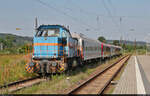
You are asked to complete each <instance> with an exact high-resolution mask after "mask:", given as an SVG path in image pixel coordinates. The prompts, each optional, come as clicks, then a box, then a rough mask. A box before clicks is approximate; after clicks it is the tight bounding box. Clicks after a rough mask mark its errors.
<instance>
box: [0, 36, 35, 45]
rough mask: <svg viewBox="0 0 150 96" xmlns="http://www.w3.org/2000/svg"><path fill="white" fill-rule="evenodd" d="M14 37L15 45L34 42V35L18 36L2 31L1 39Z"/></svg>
mask: <svg viewBox="0 0 150 96" xmlns="http://www.w3.org/2000/svg"><path fill="white" fill-rule="evenodd" d="M8 36H9V37H11V38H13V44H14V45H17V46H19V45H23V44H25V43H32V39H33V38H32V37H27V36H18V35H14V34H7V33H0V39H6V38H7V37H8Z"/></svg>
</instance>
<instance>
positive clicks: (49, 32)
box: [36, 28, 60, 37]
mask: <svg viewBox="0 0 150 96" xmlns="http://www.w3.org/2000/svg"><path fill="white" fill-rule="evenodd" d="M59 35H60V32H59V28H51V29H41V30H39V31H38V32H37V34H36V36H38V37H41V36H42V37H59Z"/></svg>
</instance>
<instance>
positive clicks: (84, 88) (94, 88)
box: [66, 55, 130, 94]
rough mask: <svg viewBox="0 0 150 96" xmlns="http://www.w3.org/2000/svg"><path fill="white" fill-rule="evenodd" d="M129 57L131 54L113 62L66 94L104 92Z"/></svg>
mask: <svg viewBox="0 0 150 96" xmlns="http://www.w3.org/2000/svg"><path fill="white" fill-rule="evenodd" d="M129 58H130V55H127V56H124V57H123V58H121V59H120V60H118V61H117V62H116V63H113V64H111V65H110V66H108V67H107V68H105V69H104V70H102V71H99V72H98V73H96V74H95V75H94V76H92V77H91V78H89V79H87V80H86V81H84V82H82V83H81V84H80V85H78V86H76V87H75V88H73V89H72V90H69V91H68V93H66V94H102V93H103V91H104V90H105V89H106V87H107V86H108V85H109V84H110V82H111V80H112V79H113V78H114V77H115V76H116V74H117V73H118V72H119V70H120V69H121V68H122V67H123V65H124V63H125V62H127V60H128V59H129Z"/></svg>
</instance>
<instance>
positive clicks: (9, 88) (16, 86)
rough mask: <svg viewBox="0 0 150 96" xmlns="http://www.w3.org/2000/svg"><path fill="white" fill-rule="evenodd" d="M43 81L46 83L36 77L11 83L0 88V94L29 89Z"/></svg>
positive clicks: (39, 77) (43, 79)
mask: <svg viewBox="0 0 150 96" xmlns="http://www.w3.org/2000/svg"><path fill="white" fill-rule="evenodd" d="M43 81H46V79H45V78H42V77H41V76H37V77H33V78H29V79H25V80H21V81H16V82H12V83H9V84H7V85H4V86H0V93H5V92H16V91H18V90H20V89H23V88H26V87H30V86H32V85H35V84H38V83H40V82H43Z"/></svg>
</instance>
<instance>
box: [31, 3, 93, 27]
mask: <svg viewBox="0 0 150 96" xmlns="http://www.w3.org/2000/svg"><path fill="white" fill-rule="evenodd" d="M34 1H36V2H38V3H40V4H42V5H43V6H46V7H48V8H51V9H53V10H55V11H56V12H58V13H61V14H63V15H64V16H67V17H69V18H70V19H71V20H73V21H75V22H77V23H80V24H81V26H84V27H86V28H87V27H88V28H91V30H96V28H94V27H93V26H91V25H89V24H87V23H84V22H82V21H81V20H79V19H78V18H76V17H74V16H72V15H69V14H67V13H66V12H64V11H62V10H60V9H58V8H56V7H54V6H52V5H50V4H49V3H45V2H43V1H41V0H34Z"/></svg>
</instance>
